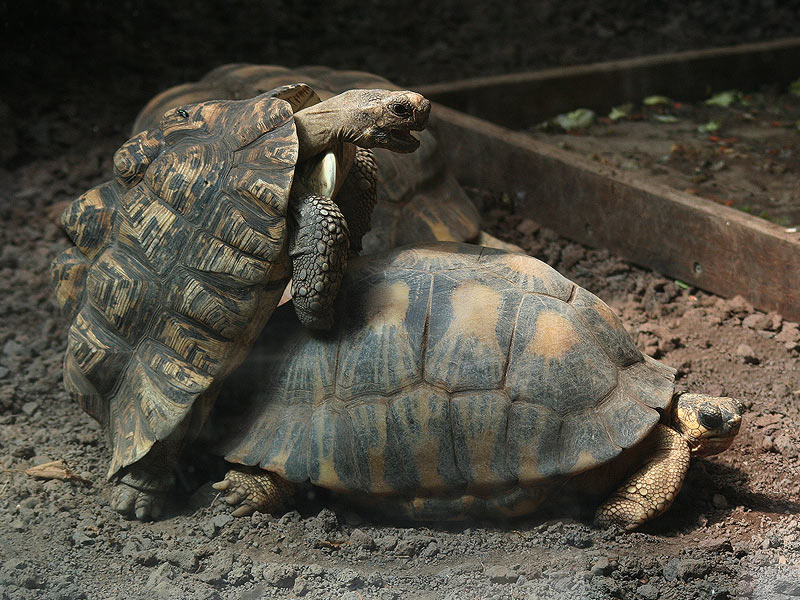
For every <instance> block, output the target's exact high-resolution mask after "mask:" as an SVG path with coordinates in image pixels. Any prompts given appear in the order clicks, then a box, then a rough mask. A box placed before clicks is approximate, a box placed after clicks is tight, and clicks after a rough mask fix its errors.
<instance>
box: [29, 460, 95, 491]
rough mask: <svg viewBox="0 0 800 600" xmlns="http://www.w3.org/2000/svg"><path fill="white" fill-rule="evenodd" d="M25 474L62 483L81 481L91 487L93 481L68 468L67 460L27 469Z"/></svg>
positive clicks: (54, 461)
mask: <svg viewBox="0 0 800 600" xmlns="http://www.w3.org/2000/svg"><path fill="white" fill-rule="evenodd" d="M25 474H26V475H30V476H31V477H36V478H37V479H60V480H62V481H80V482H81V483H86V484H89V485H91V483H92V482H91V481H89V480H88V479H85V478H84V477H81V476H80V475H78V474H77V473H76V472H75V471H73V470H72V469H70V468H69V467H68V466H67V462H66V461H65V460H53V461H50V462H47V463H43V464H41V465H36V466H35V467H31V468H30V469H25Z"/></svg>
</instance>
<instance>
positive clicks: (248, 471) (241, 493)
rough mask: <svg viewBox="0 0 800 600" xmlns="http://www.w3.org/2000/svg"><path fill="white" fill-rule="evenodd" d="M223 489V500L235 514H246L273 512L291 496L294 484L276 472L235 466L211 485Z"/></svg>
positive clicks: (241, 515)
mask: <svg viewBox="0 0 800 600" xmlns="http://www.w3.org/2000/svg"><path fill="white" fill-rule="evenodd" d="M212 487H213V488H214V489H215V490H219V491H221V492H225V502H227V503H228V504H229V505H231V506H232V507H235V510H234V511H233V512H232V513H231V514H232V515H233V516H234V517H246V516H248V515H251V514H253V513H254V512H256V511H258V512H273V511H275V510H277V509H279V508H280V507H281V506H283V505H284V504H285V503H286V501H287V500H288V499H289V498H291V497H292V495H294V492H295V485H294V484H293V483H291V482H289V481H286V480H285V479H283V478H282V477H279V476H278V475H276V474H275V473H270V472H269V471H264V470H262V469H259V468H258V467H244V466H241V467H236V468H235V469H231V470H230V471H228V472H227V473H226V474H225V479H223V480H222V481H219V482H217V483H215V484H213V485H212Z"/></svg>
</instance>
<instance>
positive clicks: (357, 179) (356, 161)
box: [336, 148, 378, 256]
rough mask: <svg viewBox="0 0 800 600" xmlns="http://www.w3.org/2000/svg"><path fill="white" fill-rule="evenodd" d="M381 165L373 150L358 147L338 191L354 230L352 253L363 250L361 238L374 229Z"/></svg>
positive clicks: (347, 218) (345, 215)
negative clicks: (379, 168) (371, 227)
mask: <svg viewBox="0 0 800 600" xmlns="http://www.w3.org/2000/svg"><path fill="white" fill-rule="evenodd" d="M377 179H378V165H377V164H376V163H375V156H374V155H373V153H372V151H371V150H367V149H365V148H356V153H355V157H354V158H353V166H352V167H351V168H350V172H349V173H348V174H347V178H346V179H345V180H344V183H343V184H342V189H341V190H339V193H338V194H337V195H336V204H337V205H338V206H339V209H340V210H341V211H342V214H343V215H344V218H345V220H346V221H347V226H348V228H349V230H350V256H357V255H358V254H360V253H361V239H362V238H363V237H364V236H365V235H366V233H367V232H368V231H369V230H370V226H371V224H372V210H373V209H374V208H375V202H376V201H377V199H378V196H377Z"/></svg>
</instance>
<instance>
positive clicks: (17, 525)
mask: <svg viewBox="0 0 800 600" xmlns="http://www.w3.org/2000/svg"><path fill="white" fill-rule="evenodd" d="M9 525H10V526H11V529H13V530H14V531H25V530H26V529H27V527H25V523H23V522H22V520H21V519H14V520H13V521H11V523H9Z"/></svg>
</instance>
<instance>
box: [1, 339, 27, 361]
mask: <svg viewBox="0 0 800 600" xmlns="http://www.w3.org/2000/svg"><path fill="white" fill-rule="evenodd" d="M3 354H5V355H6V356H13V357H30V350H29V349H26V348H25V347H24V346H23V345H22V344H20V343H19V342H18V341H16V340H8V341H7V342H6V343H5V344H3Z"/></svg>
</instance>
